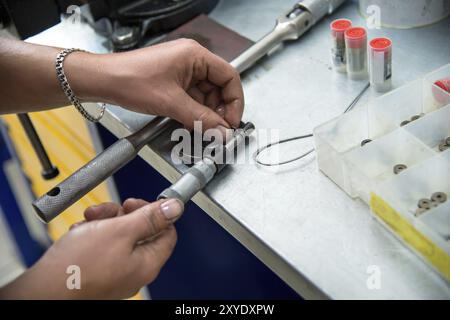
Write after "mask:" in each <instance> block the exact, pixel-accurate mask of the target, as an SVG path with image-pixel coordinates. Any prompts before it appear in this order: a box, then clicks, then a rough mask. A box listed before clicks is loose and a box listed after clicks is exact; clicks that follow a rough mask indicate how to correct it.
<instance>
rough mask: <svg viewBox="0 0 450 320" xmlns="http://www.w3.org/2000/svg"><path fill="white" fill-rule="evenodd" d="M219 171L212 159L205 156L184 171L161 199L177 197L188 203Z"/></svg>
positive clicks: (161, 195) (162, 194) (159, 197)
mask: <svg viewBox="0 0 450 320" xmlns="http://www.w3.org/2000/svg"><path fill="white" fill-rule="evenodd" d="M216 172H217V167H216V165H215V163H214V161H212V160H211V159H208V158H205V159H203V160H202V161H200V162H198V163H197V164H196V165H195V166H193V167H192V168H190V169H189V170H188V171H186V173H184V174H183V175H182V176H181V178H180V179H178V181H177V182H175V183H174V184H173V185H171V186H170V187H169V188H167V189H166V190H164V191H163V192H162V193H161V194H160V195H159V196H158V200H159V199H169V198H176V199H179V200H180V201H182V202H183V203H187V202H188V201H189V200H190V199H191V198H192V197H193V196H194V195H195V194H196V193H197V192H199V191H200V190H201V189H203V188H204V187H205V186H206V184H207V183H208V182H209V181H211V179H212V178H213V177H214V175H215V174H216Z"/></svg>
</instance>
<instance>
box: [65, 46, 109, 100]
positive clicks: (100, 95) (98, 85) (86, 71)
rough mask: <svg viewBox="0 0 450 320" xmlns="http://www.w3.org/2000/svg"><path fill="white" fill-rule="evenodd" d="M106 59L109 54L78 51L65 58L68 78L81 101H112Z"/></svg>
mask: <svg viewBox="0 0 450 320" xmlns="http://www.w3.org/2000/svg"><path fill="white" fill-rule="evenodd" d="M105 59H107V55H101V54H93V53H88V52H81V51H77V52H73V53H71V54H69V55H68V56H67V57H66V59H65V60H64V71H65V74H66V77H67V80H68V82H69V85H70V87H71V88H72V90H73V92H74V94H75V96H76V97H77V98H78V99H79V100H80V101H82V102H108V103H111V99H110V98H109V93H108V90H107V86H106V83H107V82H108V81H109V76H108V74H107V72H108V68H106V67H105V66H104V60H105Z"/></svg>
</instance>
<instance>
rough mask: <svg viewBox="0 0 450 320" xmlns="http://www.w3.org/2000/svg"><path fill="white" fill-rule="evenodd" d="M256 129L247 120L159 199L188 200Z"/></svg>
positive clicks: (224, 164) (184, 201) (218, 170)
mask: <svg viewBox="0 0 450 320" xmlns="http://www.w3.org/2000/svg"><path fill="white" fill-rule="evenodd" d="M254 129H255V126H254V125H253V123H251V122H247V123H246V124H245V125H244V126H243V127H242V128H240V129H236V130H235V132H234V134H233V136H232V138H231V139H230V140H229V141H228V142H227V143H226V144H225V145H223V146H220V148H219V149H218V150H217V152H215V154H214V156H205V157H204V158H203V159H202V160H201V161H199V162H197V164H195V166H193V167H191V168H190V169H189V170H187V171H186V172H185V173H184V174H183V175H182V176H181V177H180V178H179V179H178V180H177V181H176V182H175V183H174V184H173V185H171V186H170V187H169V188H167V189H166V190H164V191H163V192H162V193H161V194H160V195H159V196H158V199H168V198H176V199H179V200H180V201H182V202H183V203H186V202H188V201H189V200H190V199H191V198H192V197H193V196H194V195H195V194H196V193H197V192H199V191H200V190H202V189H203V188H204V187H205V186H206V184H207V183H208V182H209V181H211V180H212V179H213V178H214V176H215V175H216V174H217V173H218V172H220V171H221V170H222V169H223V168H224V167H225V166H226V164H227V156H229V155H230V154H231V152H234V150H236V149H237V148H238V147H239V146H240V145H241V144H242V143H243V142H244V141H245V138H246V137H248V136H249V135H250V134H251V133H252V132H253V130H254Z"/></svg>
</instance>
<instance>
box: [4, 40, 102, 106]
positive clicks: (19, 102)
mask: <svg viewBox="0 0 450 320" xmlns="http://www.w3.org/2000/svg"><path fill="white" fill-rule="evenodd" d="M60 50H61V49H59V48H54V47H47V46H40V45H35V44H29V43H25V42H22V41H16V40H10V39H3V38H0V114H1V113H18V112H28V111H39V110H45V109H49V108H54V107H61V106H66V105H69V104H70V103H69V102H68V100H67V98H66V97H65V95H64V93H63V91H62V89H61V87H60V84H59V81H58V79H57V77H56V70H55V59H56V56H57V54H58V53H59V52H60ZM98 63H99V57H97V55H94V54H89V53H82V52H75V53H72V54H70V55H69V56H67V58H66V60H65V62H64V69H65V73H66V76H67V77H68V79H69V83H70V85H71V87H72V89H73V90H74V92H75V94H76V95H77V96H78V97H80V99H83V100H90V99H94V98H95V97H94V95H93V94H92V93H91V91H94V90H95V88H92V86H94V85H95V83H99V82H100V81H102V79H101V77H102V76H103V75H102V74H101V72H100V69H101V68H100V67H99V66H98Z"/></svg>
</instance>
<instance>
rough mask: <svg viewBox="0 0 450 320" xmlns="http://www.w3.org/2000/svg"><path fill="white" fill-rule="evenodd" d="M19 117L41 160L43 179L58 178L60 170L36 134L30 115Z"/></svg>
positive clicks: (19, 115)
mask: <svg viewBox="0 0 450 320" xmlns="http://www.w3.org/2000/svg"><path fill="white" fill-rule="evenodd" d="M17 116H18V118H19V121H20V123H21V124H22V127H23V129H24V130H25V133H26V135H27V137H28V140H29V141H30V143H31V146H32V147H33V149H34V151H35V153H36V156H37V157H38V159H39V162H40V163H41V166H42V172H41V175H42V177H43V178H44V179H45V180H50V179H53V178H55V177H56V176H58V174H59V170H58V168H57V167H55V166H54V165H53V164H52V162H51V161H50V158H49V157H48V154H47V151H46V150H45V148H44V145H43V144H42V141H41V139H40V138H39V135H38V133H37V132H36V129H35V128H34V125H33V122H32V121H31V119H30V116H29V115H28V113H19V114H18V115H17Z"/></svg>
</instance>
